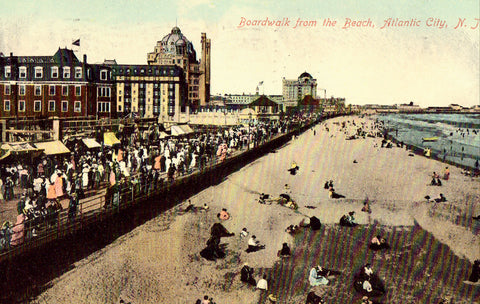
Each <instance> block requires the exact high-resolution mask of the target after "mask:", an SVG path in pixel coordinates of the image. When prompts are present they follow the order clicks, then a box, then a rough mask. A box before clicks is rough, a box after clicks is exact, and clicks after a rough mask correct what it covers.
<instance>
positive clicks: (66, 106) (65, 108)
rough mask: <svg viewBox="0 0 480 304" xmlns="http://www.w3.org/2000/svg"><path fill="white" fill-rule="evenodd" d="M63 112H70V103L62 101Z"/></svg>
mask: <svg viewBox="0 0 480 304" xmlns="http://www.w3.org/2000/svg"><path fill="white" fill-rule="evenodd" d="M62 112H68V101H66V100H62Z"/></svg>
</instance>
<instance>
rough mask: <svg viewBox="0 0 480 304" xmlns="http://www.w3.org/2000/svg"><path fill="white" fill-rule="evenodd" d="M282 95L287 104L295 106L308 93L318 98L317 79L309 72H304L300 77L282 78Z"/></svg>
mask: <svg viewBox="0 0 480 304" xmlns="http://www.w3.org/2000/svg"><path fill="white" fill-rule="evenodd" d="M282 95H283V102H284V105H285V106H288V107H290V106H292V107H295V106H296V105H297V102H298V101H299V100H302V99H303V98H304V97H305V96H306V95H311V96H312V97H313V98H317V80H316V79H314V78H313V77H312V75H310V74H309V73H307V72H303V73H302V74H301V75H300V76H299V77H298V79H296V80H295V79H285V77H284V78H283V80H282Z"/></svg>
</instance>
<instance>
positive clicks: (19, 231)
mask: <svg viewBox="0 0 480 304" xmlns="http://www.w3.org/2000/svg"><path fill="white" fill-rule="evenodd" d="M24 222H25V215H24V214H23V213H21V214H19V215H17V222H16V223H15V226H13V228H12V231H13V234H12V238H11V239H10V245H12V246H16V245H20V244H22V243H23V241H24V239H23V237H24V235H25V224H24Z"/></svg>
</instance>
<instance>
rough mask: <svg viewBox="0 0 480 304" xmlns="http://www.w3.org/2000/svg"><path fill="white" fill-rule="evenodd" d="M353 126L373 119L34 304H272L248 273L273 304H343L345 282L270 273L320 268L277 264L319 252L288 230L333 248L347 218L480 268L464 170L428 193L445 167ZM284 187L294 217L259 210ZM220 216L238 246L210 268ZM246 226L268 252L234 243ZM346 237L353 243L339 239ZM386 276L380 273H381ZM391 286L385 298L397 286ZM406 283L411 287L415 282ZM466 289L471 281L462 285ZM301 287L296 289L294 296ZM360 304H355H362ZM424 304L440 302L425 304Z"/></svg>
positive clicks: (470, 183)
mask: <svg viewBox="0 0 480 304" xmlns="http://www.w3.org/2000/svg"><path fill="white" fill-rule="evenodd" d="M347 120H348V121H352V120H355V122H356V124H357V125H359V124H360V122H361V121H367V124H370V123H371V122H370V121H369V120H368V119H367V118H365V119H360V118H358V117H340V118H335V119H332V120H328V121H326V122H324V123H322V124H319V125H317V126H315V127H314V128H313V130H308V131H307V132H305V133H303V134H301V135H300V136H298V137H297V138H296V139H292V141H290V142H289V143H288V144H286V145H285V146H284V147H282V148H280V149H278V150H276V151H272V153H269V154H268V155H265V156H264V157H262V158H259V159H257V160H256V161H254V162H252V163H250V164H248V165H247V166H245V167H244V168H242V169H241V170H239V171H237V172H235V173H233V174H231V175H230V176H228V177H227V178H226V179H225V181H224V182H222V183H220V184H218V185H216V186H212V187H210V188H207V189H205V190H204V191H202V192H200V193H198V194H197V195H195V196H193V197H191V198H190V200H191V202H192V203H193V204H194V205H195V206H198V207H200V206H202V205H203V204H204V203H206V204H208V205H209V207H210V210H209V211H208V212H205V211H195V212H193V211H191V212H188V213H184V212H181V210H182V208H185V207H186V206H187V202H184V203H182V204H180V205H178V206H176V207H175V208H172V209H170V210H168V211H167V212H165V214H163V215H161V216H159V217H157V218H155V219H153V220H151V221H149V222H148V223H146V224H144V225H142V226H139V227H137V228H136V229H134V230H133V231H132V232H130V233H128V234H126V235H123V236H121V237H120V238H118V239H117V240H116V241H115V242H113V243H112V244H110V245H109V246H107V247H105V248H104V249H102V250H100V251H98V252H96V253H95V254H92V255H91V256H89V257H88V258H86V259H83V260H81V261H79V262H77V263H76V264H75V265H74V266H75V267H74V268H73V269H72V270H71V271H69V272H67V273H65V274H64V275H62V276H61V277H59V278H57V279H56V280H54V282H52V283H53V285H52V287H51V288H49V289H48V290H47V291H45V292H44V293H43V294H41V295H39V296H38V297H37V299H36V303H119V301H120V299H123V300H124V301H125V302H131V303H132V304H133V303H135V304H138V303H187V304H190V303H191V304H193V303H195V301H196V300H197V299H201V298H203V296H204V295H209V296H211V297H213V299H214V301H215V302H216V303H217V304H234V303H269V302H268V300H266V299H265V296H266V295H265V292H263V293H262V292H260V291H255V290H254V289H253V288H252V287H248V286H247V285H246V284H244V283H242V282H241V281H240V275H239V272H240V269H241V268H242V266H243V265H244V263H248V264H249V266H251V267H253V268H254V269H255V270H256V279H257V280H258V279H259V278H260V277H261V273H268V275H269V284H270V285H271V286H273V287H272V289H271V291H269V292H268V293H273V294H275V295H276V297H277V298H278V302H277V303H296V304H297V303H305V297H306V294H307V293H308V291H309V290H314V291H315V292H316V293H317V294H318V295H322V296H324V297H325V298H326V299H329V300H330V301H327V302H326V303H341V302H339V301H340V300H338V299H337V300H336V302H335V301H334V299H335V294H336V292H337V291H338V290H340V289H344V290H350V291H349V293H351V294H354V293H355V291H354V290H353V288H352V286H351V284H342V283H341V282H342V279H336V280H335V279H334V280H333V281H334V282H333V283H332V284H329V285H327V286H325V287H315V288H310V287H308V285H306V284H305V283H304V282H305V281H306V282H307V284H308V278H307V277H306V276H303V277H299V278H294V279H292V278H290V279H288V280H287V279H285V274H283V275H282V274H281V273H275V272H272V271H271V270H272V269H273V268H274V265H276V267H277V268H275V269H279V268H278V267H280V266H282V265H283V266H285V267H287V266H288V267H289V268H288V269H297V270H296V271H298V268H299V267H303V268H305V270H304V271H303V270H302V271H301V273H308V271H309V270H310V268H311V267H313V266H315V265H310V264H309V262H307V260H308V261H310V258H308V259H307V258H305V259H304V260H303V262H298V261H301V260H302V259H301V258H300V257H298V259H297V256H296V258H295V259H294V260H292V261H289V262H282V261H280V262H279V258H278V257H277V251H278V250H279V249H280V248H281V247H282V243H284V242H287V243H288V244H289V245H290V246H291V248H292V251H293V252H294V255H295V251H296V250H299V251H298V252H300V249H302V252H303V251H305V248H307V249H309V250H311V251H314V250H313V249H314V248H309V246H310V245H309V242H308V239H307V236H311V235H310V234H307V233H305V234H303V240H302V239H301V238H302V236H300V237H299V238H296V239H294V238H293V237H292V236H291V235H289V234H288V233H286V232H285V228H286V227H287V226H288V225H290V224H298V223H299V222H300V221H301V220H302V219H303V218H305V217H310V216H314V215H315V216H316V217H318V218H319V219H320V221H321V223H322V224H323V225H324V229H323V230H321V232H322V233H323V235H324V236H323V238H326V239H328V234H329V233H333V232H332V231H335V229H338V225H337V223H338V221H339V219H340V217H341V216H342V215H343V214H345V213H348V212H349V211H355V212H356V213H355V216H356V219H357V222H358V223H359V224H361V227H362V228H360V229H363V230H358V231H369V229H370V227H372V226H375V227H383V228H382V229H384V231H392V230H395V229H398V230H401V229H406V230H409V229H413V228H412V227H415V225H416V224H417V225H419V226H421V227H422V228H423V229H425V230H426V231H427V232H428V233H430V234H431V235H433V237H434V238H435V239H437V240H438V241H440V242H441V243H443V244H445V245H447V246H448V247H449V249H450V250H451V252H453V254H454V255H455V256H456V257H457V258H458V259H460V260H463V261H465V262H464V263H466V264H467V265H468V264H469V263H473V261H474V260H475V259H480V237H479V233H480V222H479V221H474V220H472V216H477V215H479V214H480V190H479V189H480V180H479V179H478V178H476V179H472V178H470V177H466V176H465V175H462V174H461V171H462V170H461V169H460V168H456V167H453V166H450V165H449V166H448V167H449V169H450V172H451V174H450V179H449V180H448V181H442V182H443V186H441V187H436V186H428V184H429V183H430V180H431V175H432V173H433V172H434V171H435V172H439V173H441V172H442V171H443V170H444V169H445V167H446V166H447V165H445V164H443V163H441V162H438V161H435V160H431V159H427V158H425V157H423V156H418V155H415V156H413V157H412V156H409V154H410V153H409V151H407V150H406V149H405V148H397V147H394V148H392V149H386V148H380V141H381V139H380V138H370V137H367V138H366V139H356V140H345V138H346V136H347V135H348V134H345V133H344V131H343V130H342V131H341V130H340V126H341V125H340V123H341V122H342V121H347ZM325 126H328V128H329V131H327V130H326V128H325ZM350 128H351V129H350V131H347V133H349V132H353V127H350ZM354 160H355V161H356V162H354ZM292 161H295V162H296V163H297V164H298V166H299V167H300V169H299V171H298V173H297V174H296V175H290V174H288V172H287V169H288V168H289V167H290V165H291V162H292ZM327 180H333V182H334V187H335V190H336V191H337V192H338V193H340V194H343V195H345V196H346V198H345V199H339V200H335V199H332V198H329V196H328V192H327V191H326V190H325V189H324V187H323V185H324V183H325V181H327ZM285 184H288V185H289V188H290V191H291V194H290V195H291V196H292V198H293V199H294V200H295V201H296V202H297V203H298V205H299V209H298V210H297V211H294V210H291V209H289V208H286V207H283V206H280V205H278V204H275V203H273V204H259V203H258V197H259V194H260V193H268V194H270V196H272V197H278V195H279V194H281V193H283V192H284V191H285V190H284V185H285ZM440 193H443V194H444V195H445V197H446V198H447V202H443V203H428V202H427V201H426V199H425V198H424V197H425V196H426V195H429V196H430V197H431V198H437V197H439V194H440ZM366 197H368V199H369V201H370V202H371V205H370V206H371V208H372V213H370V214H369V213H364V212H361V208H362V207H363V201H364V200H365V198H366ZM306 206H312V207H314V208H306ZM222 208H226V209H227V210H228V212H229V213H230V214H231V216H232V217H231V219H229V220H227V221H222V222H221V223H222V224H223V225H224V226H225V228H227V229H228V230H229V231H230V232H234V233H235V236H233V237H228V238H222V243H223V244H226V257H225V258H224V259H220V260H217V261H216V262H214V261H208V260H205V259H204V258H202V257H201V256H200V254H199V252H200V251H201V250H202V249H203V248H204V247H205V243H206V241H207V239H208V238H209V234H210V227H211V226H212V224H214V223H216V222H219V220H218V219H217V216H216V215H217V213H218V212H220V210H221V209H222ZM244 227H245V228H247V230H248V231H249V232H250V235H251V234H255V235H256V236H257V239H258V240H260V242H261V243H264V244H265V245H266V248H265V249H264V250H260V251H258V252H254V253H246V252H245V249H246V248H247V239H244V238H240V236H239V233H240V231H241V229H242V228H244ZM355 229H357V228H355ZM375 229H377V228H375ZM352 231H353V230H352ZM341 233H349V232H348V230H342V232H341ZM392 234H393V233H392ZM332 235H333V234H332ZM315 237H317V238H320V236H319V235H315ZM323 238H322V239H323ZM342 241H343V240H342V239H339V240H334V242H338V243H342ZM412 244H414V245H415V242H412ZM322 248H323V247H322ZM422 248H423V247H422ZM325 250H326V249H325ZM391 250H393V251H394V248H392V249H391ZM404 250H407V249H404ZM405 252H407V253H406V254H407V255H410V258H412V259H413V258H414V256H415V254H418V252H417V251H415V250H414V249H412V250H411V251H405ZM334 254H335V253H334V252H333V253H332V255H334ZM352 255H354V253H353V252H352ZM391 255H394V254H393V253H392V254H391ZM388 259H389V257H388V256H387V255H383V256H374V257H373V260H374V261H375V262H376V264H375V265H385V264H388V263H387V261H388ZM392 259H393V258H392ZM314 260H316V261H320V262H321V261H323V262H326V261H327V260H329V258H327V257H325V258H324V259H323V260H322V257H321V256H319V257H315V258H314ZM297 262H298V263H297ZM366 262H367V261H366ZM282 263H283V264H282ZM279 265H280V266H279ZM339 265H340V264H339ZM386 268H387V267H386V266H385V267H384V269H383V270H382V269H378V271H379V273H383V272H384V271H386V270H385V269H386ZM341 270H342V271H344V272H345V273H349V274H350V273H351V272H353V271H354V269H353V268H352V269H348V267H347V268H342V269H341ZM465 271H467V272H468V271H469V269H467V270H465ZM295 273H297V272H295ZM386 277H387V279H386V280H385V281H386V282H385V284H386V286H387V287H392V286H394V285H395V284H398V282H396V283H395V282H392V280H389V279H388V275H386ZM398 277H401V275H398ZM404 277H405V280H407V277H408V280H410V281H412V280H413V281H414V279H412V277H411V276H410V275H405V276H404ZM467 278H468V275H467V277H465V278H464V279H463V280H466V279H467ZM279 282H282V283H281V284H285V287H284V288H282V286H281V284H280V283H279ZM279 284H280V285H279ZM296 284H299V286H300V287H301V288H300V287H299V288H296V287H295V285H296ZM401 284H404V283H401ZM425 284H429V283H425ZM439 284H440V285H439V286H438V288H439V289H442V290H440V291H438V292H437V293H438V294H440V293H441V294H444V293H447V294H449V295H450V296H454V294H452V292H454V291H455V288H456V287H455V286H448V284H446V283H439ZM442 284H443V285H442ZM460 284H461V282H460ZM287 285H288V286H287ZM452 285H453V284H452ZM402 286H403V285H402ZM435 288H436V287H435ZM469 288H471V289H469V290H468V291H466V294H467V296H462V297H463V298H461V299H459V301H458V302H455V303H468V302H469V301H470V303H472V302H473V303H475V302H476V301H479V298H478V297H480V286H471V287H469ZM387 289H388V290H390V289H389V288H387ZM405 289H408V288H407V287H405ZM281 290H288V292H287V291H285V292H280V291H281ZM387 292H390V291H387ZM391 292H395V291H391ZM410 296H411V297H414V295H408V297H407V295H406V298H405V302H404V303H407V301H406V300H407V299H408V300H411V299H412V298H409V297H410ZM469 297H471V298H469ZM395 298H396V299H401V298H402V296H401V295H398V296H396V297H395ZM350 299H351V298H349V300H347V301H344V303H349V301H350ZM353 299H354V300H356V299H358V297H357V296H356V295H355V296H354V297H353ZM388 299H391V297H389V298H385V299H384V300H385V303H394V302H392V300H388ZM462 301H464V302H462ZM401 302H403V301H401ZM397 303H399V302H397ZM408 303H414V301H412V302H408ZM423 303H436V302H433V300H432V301H429V300H428V301H427V300H425V301H424V302H423Z"/></svg>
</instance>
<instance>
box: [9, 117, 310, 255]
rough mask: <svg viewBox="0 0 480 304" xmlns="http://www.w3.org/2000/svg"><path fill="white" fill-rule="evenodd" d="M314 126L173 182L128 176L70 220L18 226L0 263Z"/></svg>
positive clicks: (58, 216) (61, 217)
mask: <svg viewBox="0 0 480 304" xmlns="http://www.w3.org/2000/svg"><path fill="white" fill-rule="evenodd" d="M316 122H317V121H310V122H308V123H303V124H301V125H296V127H295V129H290V130H287V132H285V133H275V134H272V135H271V136H270V137H265V138H264V139H263V140H258V141H255V142H252V143H250V142H248V144H247V145H246V146H245V147H244V148H243V149H239V150H235V151H233V153H231V154H230V155H229V156H228V159H227V160H223V161H220V160H219V158H218V157H214V158H212V159H210V160H209V161H208V163H207V164H206V166H205V167H203V168H200V167H197V168H194V170H192V171H190V172H186V173H185V174H184V175H182V176H180V177H177V178H176V179H175V180H173V181H169V180H168V177H167V173H166V172H162V173H161V174H160V176H159V178H158V179H157V180H155V181H152V182H150V183H148V184H147V183H140V182H135V181H137V180H139V179H138V177H139V175H138V174H136V175H132V176H131V177H129V178H128V180H126V179H125V180H122V181H121V182H120V185H119V187H118V189H119V190H117V192H116V193H115V192H113V191H112V188H103V189H101V190H100V191H99V193H97V194H95V195H93V196H90V197H87V198H84V199H82V200H80V201H79V204H78V206H77V210H76V212H75V215H74V216H72V215H71V216H70V217H69V210H68V208H66V209H63V210H60V211H57V212H56V213H54V214H53V215H50V216H48V215H47V216H43V217H42V219H41V221H38V220H36V221H35V220H26V221H25V222H24V223H23V224H21V225H24V234H23V239H22V242H21V244H19V245H15V246H9V248H7V249H4V250H3V251H2V252H0V262H2V261H4V260H8V259H10V258H12V257H13V256H16V255H19V254H21V253H23V252H26V251H31V250H32V249H34V248H36V247H39V246H44V245H45V244H47V243H50V242H52V241H54V240H57V239H61V238H63V237H65V236H67V235H69V234H73V233H75V232H77V231H81V230H83V229H84V228H86V227H87V226H89V225H91V224H95V223H100V222H102V221H103V220H105V219H107V218H108V217H111V216H113V215H114V214H118V213H119V212H120V211H122V210H124V209H127V208H130V207H132V206H134V205H137V204H139V203H142V202H145V201H148V199H149V198H152V197H154V196H156V195H159V194H162V193H167V192H168V191H169V188H171V187H175V186H178V185H179V184H181V183H183V182H185V181H186V179H188V178H189V177H191V176H193V175H196V174H201V173H205V172H208V171H210V170H214V169H215V168H217V167H219V166H222V165H224V164H225V163H226V162H230V161H234V159H235V158H236V157H239V156H241V155H242V154H243V153H245V152H247V151H248V150H250V149H251V148H258V147H261V146H263V145H266V144H268V142H271V141H273V140H275V139H276V138H279V137H282V136H287V137H288V136H291V135H293V134H296V133H298V132H301V131H302V130H304V129H306V128H308V127H309V126H310V125H312V124H314V123H316ZM251 144H252V145H251ZM197 166H198V164H197ZM117 196H118V199H117ZM14 227H15V226H14ZM33 229H35V234H36V235H35V236H34V235H33Z"/></svg>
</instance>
